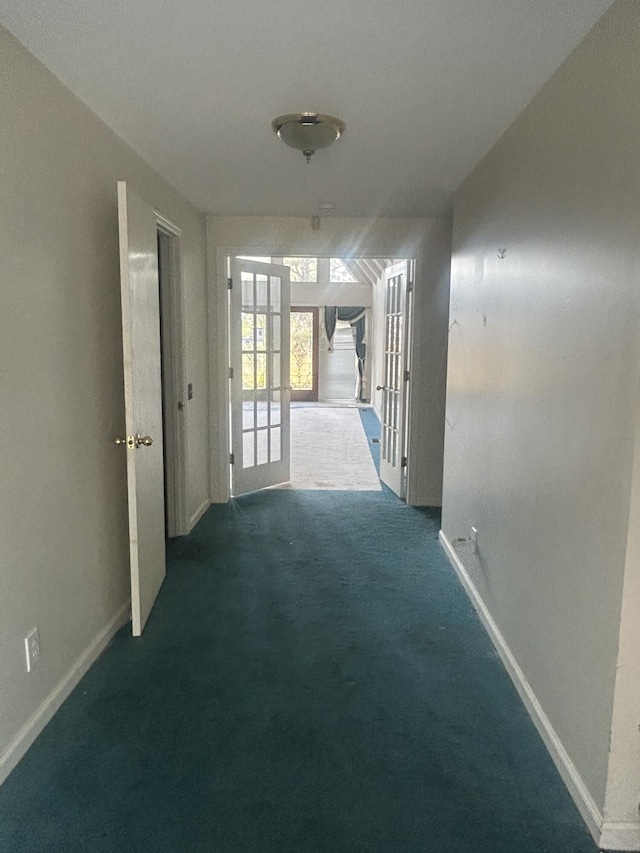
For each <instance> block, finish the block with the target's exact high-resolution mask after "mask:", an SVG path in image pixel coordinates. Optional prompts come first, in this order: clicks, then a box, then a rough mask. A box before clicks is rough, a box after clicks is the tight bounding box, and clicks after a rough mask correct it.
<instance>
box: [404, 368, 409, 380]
mask: <svg viewBox="0 0 640 853" xmlns="http://www.w3.org/2000/svg"><path fill="white" fill-rule="evenodd" d="M404 381H405V382H408V381H409V371H408V370H405V372H404Z"/></svg>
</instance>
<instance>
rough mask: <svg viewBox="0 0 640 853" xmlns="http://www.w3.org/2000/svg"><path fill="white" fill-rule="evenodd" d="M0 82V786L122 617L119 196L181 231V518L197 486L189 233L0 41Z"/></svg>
mask: <svg viewBox="0 0 640 853" xmlns="http://www.w3.org/2000/svg"><path fill="white" fill-rule="evenodd" d="M0 79H2V86H0V115H2V121H1V122H0V150H1V152H2V155H1V157H0V198H1V199H2V204H1V213H0V220H1V227H0V257H1V258H2V264H1V265H0V286H1V290H2V310H1V311H0V362H1V363H2V372H1V374H0V399H1V400H2V406H1V407H0V458H1V459H2V478H1V483H2V492H1V499H0V531H1V534H0V684H1V685H2V686H1V689H0V777H2V775H3V774H4V773H6V772H7V771H8V769H10V767H11V766H12V764H13V763H14V761H15V760H16V759H17V757H19V755H20V753H21V750H22V749H23V748H24V747H25V746H26V745H27V744H28V742H29V739H30V737H32V735H33V733H34V732H35V731H37V729H38V726H39V725H41V723H42V721H44V720H46V718H47V715H48V714H49V711H50V710H51V709H48V708H47V704H46V703H52V707H54V706H55V704H56V702H57V701H59V698H60V695H63V694H64V691H65V690H66V689H67V688H68V686H69V684H71V683H72V682H73V677H74V675H73V673H74V671H75V669H74V668H76V667H77V666H79V665H80V662H81V660H82V659H83V656H88V658H89V659H90V658H91V656H92V654H93V651H95V648H94V647H93V646H92V643H93V644H97V647H99V645H100V642H102V641H104V640H105V639H106V637H108V635H109V632H110V631H111V630H112V629H113V627H114V626H115V625H116V624H118V623H119V622H121V621H122V619H123V618H124V617H125V615H126V612H127V611H126V608H127V601H128V596H129V591H128V562H129V560H128V538H127V492H126V485H125V456H124V453H123V452H122V450H121V448H118V447H116V446H115V445H114V443H113V439H114V436H116V435H117V434H118V433H121V432H122V429H123V423H124V409H123V405H124V404H123V389H122V354H121V330H120V292H119V287H120V285H119V256H118V224H117V207H116V181H117V180H118V179H125V180H127V181H129V182H130V184H131V186H132V187H133V188H134V189H135V191H136V192H137V193H138V194H139V195H141V196H142V197H143V198H145V200H146V201H148V202H149V203H150V204H152V205H154V206H156V208H157V209H158V210H159V211H160V212H162V213H163V214H164V215H165V216H166V217H168V218H169V219H171V220H173V221H174V222H175V223H176V224H177V225H179V226H180V227H181V228H182V229H183V240H182V252H183V264H184V283H185V290H186V303H187V304H186V318H185V320H186V335H187V340H186V362H187V373H188V381H190V382H193V385H194V399H193V401H192V402H191V403H189V411H188V418H189V420H188V426H189V435H188V459H189V471H188V480H189V492H188V501H189V509H190V512H191V513H192V514H193V513H196V512H197V511H198V508H199V507H201V506H202V505H203V504H204V503H205V502H206V500H207V498H208V494H209V491H208V487H209V478H208V406H207V397H208V389H207V383H208V354H207V339H206V336H207V326H206V310H205V307H206V306H205V300H206V289H205V227H204V220H203V217H202V216H201V215H200V214H199V213H198V211H197V210H196V209H195V208H194V207H192V206H191V205H190V204H188V203H187V202H186V201H185V200H184V199H183V198H182V197H180V196H179V195H178V194H177V193H176V192H175V191H174V190H173V189H172V188H171V187H170V186H169V185H168V184H167V183H166V182H164V181H163V180H161V179H160V178H159V177H158V176H157V175H156V174H155V173H154V172H153V171H152V170H151V169H150V168H149V167H148V166H147V165H146V164H145V163H144V162H143V161H142V160H140V159H139V158H138V157H137V156H136V155H135V154H134V153H133V152H132V151H131V150H130V149H129V148H128V147H127V146H125V145H124V144H123V143H122V142H121V141H120V140H119V139H118V138H117V137H116V136H115V135H114V134H113V133H112V132H111V131H110V130H109V129H108V128H107V127H106V126H105V125H104V124H103V123H102V122H101V121H99V120H98V119H97V118H96V117H95V116H94V115H93V114H92V113H91V112H90V111H89V110H88V109H87V108H86V107H85V106H84V105H83V104H81V103H80V102H79V101H78V100H77V99H76V98H75V97H74V96H73V95H71V93H70V92H69V91H68V90H66V89H65V88H64V87H63V86H62V84H61V83H60V82H59V81H58V80H57V79H56V78H55V77H54V76H53V75H52V74H50V73H49V72H48V71H47V70H46V69H45V68H44V67H43V66H42V65H41V64H40V63H39V62H37V61H36V60H35V59H34V58H33V57H32V56H31V55H30V54H29V53H28V52H27V51H26V50H25V49H24V48H23V47H22V46H21V45H20V44H19V43H18V42H17V41H16V40H15V39H14V38H13V37H12V36H10V35H9V34H8V33H7V32H6V31H5V30H3V29H0ZM36 625H37V626H38V628H39V630H40V642H41V660H40V663H39V664H38V666H37V668H36V669H35V671H34V672H32V673H31V674H27V673H26V671H25V664H24V647H23V638H24V637H25V636H26V634H27V632H28V631H29V630H30V629H31V628H32V627H34V626H36ZM85 663H86V661H85ZM43 703H44V704H43ZM34 715H35V716H34ZM31 729H33V731H32V730H31Z"/></svg>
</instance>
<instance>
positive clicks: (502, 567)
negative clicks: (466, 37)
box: [442, 0, 640, 849]
mask: <svg viewBox="0 0 640 853" xmlns="http://www.w3.org/2000/svg"><path fill="white" fill-rule="evenodd" d="M639 44H640V4H638V3H637V2H635V0H622V2H619V3H617V4H616V5H615V6H614V7H613V8H612V10H611V11H610V12H609V13H608V14H607V15H606V16H605V17H604V19H603V20H602V21H601V22H600V24H598V25H597V27H596V28H595V30H594V31H593V32H592V33H591V34H590V35H589V36H588V37H587V39H586V40H585V42H583V44H582V45H580V46H579V47H578V48H577V50H576V51H575V52H574V54H572V56H571V57H570V58H569V59H568V60H567V62H566V63H565V64H564V65H563V66H562V67H561V68H560V70H559V71H558V72H557V73H556V75H555V76H554V77H553V78H552V79H551V81H550V82H549V83H548V84H547V85H546V86H545V87H544V88H543V90H542V91H541V93H540V94H539V95H538V96H537V97H536V98H535V99H534V100H533V101H532V103H531V104H530V105H529V107H528V108H527V109H526V110H525V111H524V112H523V113H522V115H521V116H520V117H519V118H518V120H517V121H516V122H515V124H514V125H513V126H512V127H511V128H510V130H509V131H508V132H507V133H506V134H505V135H504V137H503V138H502V139H501V140H500V141H499V142H498V144H497V145H496V146H495V148H494V149H493V150H492V151H491V152H490V153H489V155H488V156H487V157H486V158H485V159H484V161H483V162H482V163H481V164H480V165H479V166H478V167H477V168H476V169H475V170H474V172H473V173H472V174H471V175H470V176H469V178H468V179H467V180H466V181H465V183H464V184H463V186H462V188H461V189H460V190H459V192H458V193H457V195H456V197H455V204H454V238H453V239H454V244H453V259H452V283H451V318H450V319H451V322H452V324H453V325H452V328H451V331H450V335H449V363H448V371H449V378H448V387H447V394H448V398H447V426H446V447H445V467H444V470H445V483H444V500H443V519H442V528H443V531H444V534H445V535H446V537H447V538H448V540H449V541H450V542H453V541H454V540H455V539H456V538H457V537H467V536H469V533H470V528H471V526H472V525H474V526H475V527H477V529H478V539H479V552H478V554H477V555H474V554H472V553H471V552H470V550H469V549H468V548H465V547H464V546H462V547H459V548H458V549H457V551H458V557H459V560H460V561H461V563H462V565H463V567H464V570H465V571H466V572H467V573H468V576H469V578H470V580H471V582H472V583H473V584H474V586H475V588H476V590H477V593H478V595H479V597H480V599H481V602H482V603H483V604H484V606H486V608H487V610H488V613H489V616H490V618H491V619H492V620H493V623H494V625H495V626H496V627H497V629H498V630H499V632H501V635H502V637H503V638H504V641H505V643H506V644H507V646H508V648H509V650H510V652H511V653H512V654H513V657H514V658H515V661H516V663H517V665H519V667H520V668H521V670H522V673H523V675H524V678H525V679H526V680H527V681H528V685H529V686H530V688H531V690H532V691H533V694H535V697H536V699H537V701H538V702H539V705H540V711H541V713H542V715H546V721H547V723H548V724H549V727H550V730H551V729H552V730H553V732H554V733H555V736H557V739H558V743H559V745H560V747H561V749H563V750H564V751H565V758H566V760H565V761H564V764H565V768H564V769H565V772H568V773H569V775H571V774H573V782H571V781H570V784H573V787H574V791H573V793H574V795H576V796H577V798H578V800H581V806H582V808H583V812H584V813H585V815H586V816H587V818H588V819H589V820H590V821H591V825H592V829H593V827H594V825H597V824H598V823H602V821H603V819H605V820H606V821H608V822H609V823H610V825H609V826H606V827H605V829H606V831H607V832H608V833H613V834H614V835H615V831H617V830H616V827H614V826H613V824H617V829H619V830H620V832H619V833H618V835H617V836H615V837H616V839H617V840H618V842H620V840H621V839H622V836H621V835H620V833H622V835H624V833H626V835H625V839H626V840H624V843H625V844H629V843H630V842H629V840H628V839H629V837H631V836H632V837H633V839H634V843H636V844H637V845H638V847H636V848H633V849H640V824H639V823H638V808H637V804H638V800H639V795H640V784H639V782H638V774H637V768H638V745H637V737H638V735H637V725H638V716H637V715H638V695H640V680H639V679H638V667H637V661H638V645H636V646H635V648H634V649H633V652H632V654H633V657H634V661H635V663H634V666H635V669H634V670H633V673H635V674H633V673H632V671H631V669H630V668H629V669H628V670H627V671H626V672H625V677H626V676H627V675H628V676H629V678H630V679H631V684H632V685H633V690H634V691H635V707H634V708H633V713H632V714H631V713H630V710H629V709H630V703H629V696H631V695H632V692H631V686H630V684H626V685H621V684H620V685H619V687H620V690H621V691H626V703H624V702H622V699H621V703H622V704H621V705H620V712H621V714H622V716H621V718H620V719H619V720H617V721H616V723H615V726H614V740H615V738H616V737H618V734H619V735H620V737H621V739H622V740H621V743H625V744H626V745H627V747H628V746H629V745H630V744H631V743H633V751H631V750H627V752H626V755H625V754H623V753H624V750H623V749H618V751H617V753H616V755H615V758H614V761H613V763H611V761H610V755H609V749H610V728H611V725H612V707H613V700H614V681H615V677H616V666H617V664H618V662H619V658H618V646H619V627H620V615H621V604H622V590H623V582H624V579H625V567H626V571H627V574H628V575H630V573H633V572H635V573H636V574H637V560H638V558H637V555H636V553H635V552H637V547H636V548H635V551H634V552H633V557H632V556H631V553H632V551H631V550H630V551H629V554H627V535H628V521H629V506H630V503H629V499H630V489H631V485H632V460H633V448H634V435H635V429H636V427H635V409H636V403H637V397H638V375H639V363H638V339H639V336H638V294H639V292H640V288H639V273H640V239H639V235H640V157H639V156H638V140H639V139H640V100H639V99H638V80H640V52H639V51H638V45H639ZM502 249H504V250H505V254H504V258H503V259H500V258H499V257H498V255H499V254H500V253H501V250H502ZM636 515H637V508H636V512H635V514H634V523H636V524H637V520H636ZM633 538H634V539H635V538H637V530H634V531H633ZM628 579H629V584H628V588H629V590H632V589H634V588H637V582H636V583H635V586H634V584H633V583H632V582H631V577H629V578H628ZM633 610H634V612H635V619H636V623H637V600H636V601H635V603H634V604H633ZM628 618H629V617H628ZM629 624H630V623H629ZM636 634H637V630H636ZM627 640H628V637H627ZM628 653H629V649H628V646H627V654H628ZM622 728H624V734H621V733H619V732H618V729H620V731H621V729H622ZM547 734H549V733H547ZM629 762H632V764H630V763H629ZM561 763H562V756H561ZM617 783H619V790H618V792H617V796H616V797H615V799H612V798H611V797H609V798H608V801H607V810H606V813H604V814H603V812H604V809H605V796H606V793H607V788H608V787H609V790H611V786H612V785H614V784H617ZM581 786H582V787H581ZM622 824H624V825H625V826H626V829H624V832H623V830H622V828H621V825H622ZM610 837H611V835H609V838H610ZM614 846H615V845H614ZM620 847H622V844H620ZM627 849H631V848H627Z"/></svg>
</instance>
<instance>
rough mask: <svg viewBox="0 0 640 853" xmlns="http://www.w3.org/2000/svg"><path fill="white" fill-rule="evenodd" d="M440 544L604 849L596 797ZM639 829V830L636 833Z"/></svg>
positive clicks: (452, 555) (449, 550) (456, 562)
mask: <svg viewBox="0 0 640 853" xmlns="http://www.w3.org/2000/svg"><path fill="white" fill-rule="evenodd" d="M440 543H441V545H442V547H443V549H444V551H445V553H446V555H447V557H448V558H449V560H450V562H451V565H452V566H453V568H454V569H455V571H456V574H457V575H458V577H459V578H460V582H461V583H462V585H463V587H464V588H465V590H466V592H467V595H468V596H469V598H470V599H471V601H472V603H473V606H474V607H475V609H476V610H477V612H478V615H479V616H480V619H481V621H482V623H483V625H484V627H485V628H486V630H487V633H488V634H489V637H490V638H491V641H492V643H493V645H494V646H495V648H496V651H497V652H498V654H499V655H500V658H501V659H502V662H503V664H504V665H505V668H506V670H507V672H508V673H509V676H510V677H511V680H512V681H513V683H514V684H515V686H516V689H517V691H518V693H519V694H520V698H521V699H522V701H523V702H524V705H525V707H526V709H527V711H528V712H529V716H530V717H531V719H532V720H533V722H534V724H535V726H536V728H537V729H538V732H539V733H540V736H541V737H542V740H543V741H544V744H545V746H546V747H547V749H548V750H549V753H550V755H551V758H552V759H553V761H554V763H555V765H556V767H557V768H558V772H559V773H560V776H561V777H562V780H563V782H564V783H565V785H566V786H567V788H568V790H569V793H570V794H571V796H572V797H573V800H574V802H575V804H576V806H577V807H578V811H579V812H580V814H581V815H582V818H583V820H584V821H585V823H586V824H587V827H588V829H589V832H590V833H591V835H592V836H593V838H594V840H595V842H596V844H598V845H599V846H601V847H604V846H605V845H604V843H603V840H602V836H603V832H604V825H603V818H602V814H601V812H600V809H599V808H598V806H597V805H596V803H595V801H594V800H593V797H592V796H591V794H590V793H589V791H588V789H587V786H586V785H585V783H584V781H583V779H582V777H581V776H580V774H579V773H578V771H577V769H576V767H575V765H574V764H573V762H572V761H571V759H570V758H569V755H568V754H567V752H566V750H565V748H564V747H563V745H562V742H561V741H560V738H559V737H558V735H557V734H556V732H555V730H554V729H553V726H552V725H551V722H550V721H549V718H548V717H547V715H546V714H545V712H544V710H543V709H542V706H541V705H540V703H539V702H538V700H537V698H536V695H535V693H534V692H533V689H532V688H531V685H530V684H529V682H528V681H527V679H526V677H525V675H524V673H523V672H522V670H521V669H520V667H519V665H518V662H517V661H516V659H515V657H514V655H513V653H512V652H511V649H510V648H509V646H508V645H507V642H506V640H505V638H504V637H503V636H502V634H501V632H500V629H499V628H498V626H497V624H496V623H495V622H494V620H493V618H492V616H491V614H490V613H489V610H488V609H487V606H486V604H485V603H484V601H483V600H482V597H481V596H480V593H479V592H478V590H477V589H476V587H475V585H474V583H473V581H472V580H471V578H470V577H469V575H468V574H467V571H466V569H465V567H464V566H463V565H462V562H461V561H460V558H459V557H458V555H457V554H456V552H455V551H454V549H453V546H452V545H451V543H450V542H449V540H448V539H447V537H446V536H445V534H444V533H443V532H442V530H441V531H440ZM637 831H638V828H637V827H636V832H637ZM607 844H608V848H609V849H610V850H616V849H617V850H638V849H640V847H615V846H612V845H611V844H609V841H607Z"/></svg>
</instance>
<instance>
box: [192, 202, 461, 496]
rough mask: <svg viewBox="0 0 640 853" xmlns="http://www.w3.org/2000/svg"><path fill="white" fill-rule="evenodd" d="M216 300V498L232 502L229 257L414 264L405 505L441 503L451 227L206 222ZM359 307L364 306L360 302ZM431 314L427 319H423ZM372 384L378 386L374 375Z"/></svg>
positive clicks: (409, 222)
mask: <svg viewBox="0 0 640 853" xmlns="http://www.w3.org/2000/svg"><path fill="white" fill-rule="evenodd" d="M207 235H208V237H207V239H208V252H209V281H210V287H211V288H212V289H214V292H213V293H212V296H213V299H212V300H211V303H210V304H211V317H210V322H211V338H212V341H213V342H215V345H214V346H213V347H212V353H211V378H212V415H211V424H212V429H211V433H212V449H211V460H212V480H211V494H212V499H213V500H217V501H226V500H228V496H229V471H228V454H229V436H228V424H227V419H226V417H220V413H226V411H227V410H228V402H227V394H228V378H227V367H228V364H227V359H228V355H227V352H226V340H227V335H228V329H227V311H226V304H227V291H226V272H225V266H224V261H225V257H226V256H227V255H228V254H231V255H233V254H242V255H255V256H268V257H289V256H291V255H307V256H324V257H338V258H344V257H369V258H394V257H395V258H402V257H406V258H416V259H417V262H418V273H417V277H416V299H415V301H416V317H417V320H416V324H415V327H416V329H417V331H416V334H415V336H414V349H415V353H416V357H415V358H414V364H415V370H414V372H413V374H412V382H411V383H410V390H409V394H410V400H411V406H412V409H413V411H414V414H415V416H414V429H413V431H412V433H411V434H410V448H409V453H410V454H411V455H412V461H411V463H410V478H409V482H408V500H409V502H410V503H413V504H431V505H439V504H440V501H441V483H442V456H443V429H444V428H443V423H444V405H443V402H442V401H443V400H444V389H445V377H446V369H445V356H446V330H447V319H448V294H449V255H448V252H447V249H448V247H449V245H450V226H449V223H448V221H446V220H438V219H356V218H351V219H347V218H340V217H335V218H327V219H323V220H321V228H320V230H317V231H315V230H313V229H312V228H311V220H310V219H301V218H294V217H244V216H231V217H207ZM359 304H360V303H359ZM425 312H426V314H425ZM373 380H374V381H373V382H372V384H374V385H375V384H376V383H375V376H374V377H373Z"/></svg>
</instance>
